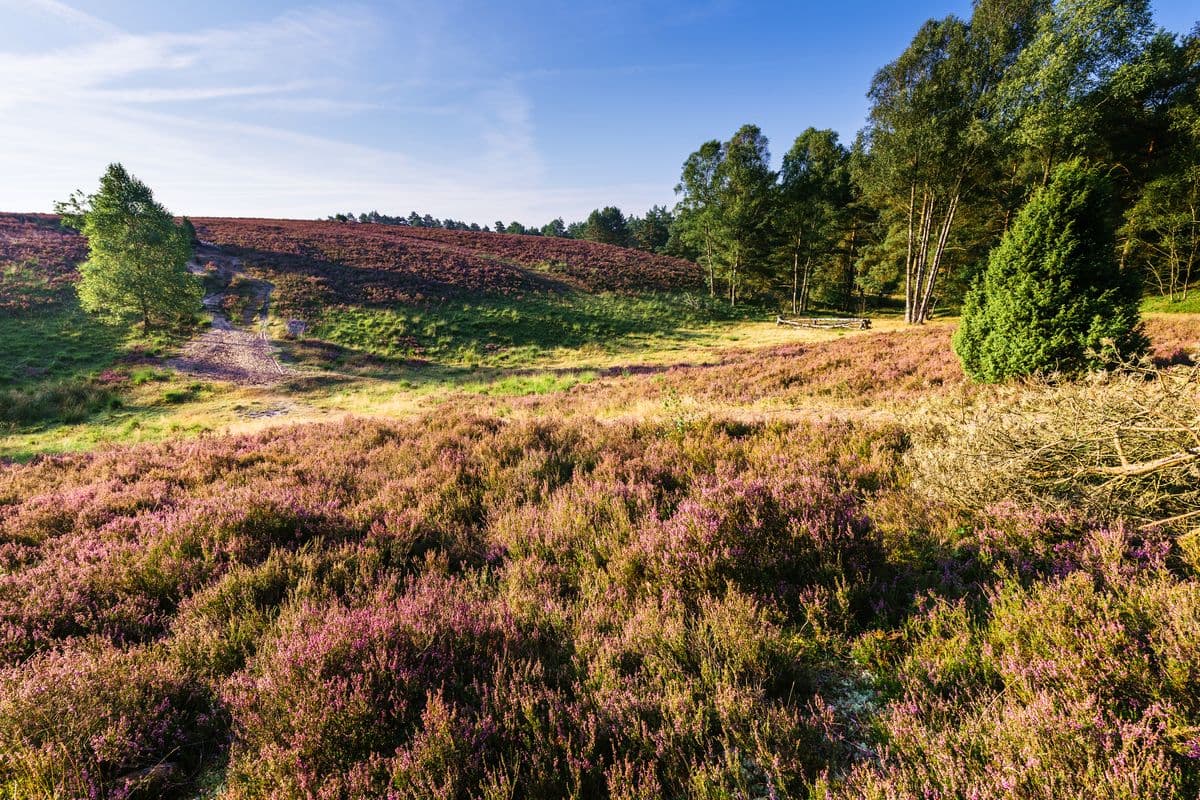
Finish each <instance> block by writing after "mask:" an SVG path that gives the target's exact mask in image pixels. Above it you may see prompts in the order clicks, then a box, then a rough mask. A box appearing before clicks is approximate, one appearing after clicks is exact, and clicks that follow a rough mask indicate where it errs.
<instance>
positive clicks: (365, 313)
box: [310, 294, 761, 367]
mask: <svg viewBox="0 0 1200 800" xmlns="http://www.w3.org/2000/svg"><path fill="white" fill-rule="evenodd" d="M751 316H761V311H760V310H758V309H748V308H747V309H736V310H734V311H733V312H730V310H729V309H728V308H727V307H726V306H724V305H723V304H721V303H719V302H713V301H710V300H709V299H708V298H697V297H696V296H694V295H669V294H658V295H642V296H627V295H617V294H596V295H587V294H565V295H537V296H527V297H525V298H522V299H511V298H495V299H487V300H481V301H478V302H466V303H447V304H443V305H439V306H431V307H415V306H399V307H394V308H364V307H357V306H356V307H340V308H337V309H332V310H330V311H328V312H327V313H326V314H325V315H324V316H323V317H322V318H320V319H319V320H317V321H316V323H315V324H314V325H313V327H312V329H311V331H310V334H311V336H313V337H314V338H317V339H321V340H324V341H326V342H330V343H332V344H335V345H337V346H339V347H341V348H345V349H347V350H350V351H355V352H358V353H367V354H370V355H372V356H376V357H380V358H384V359H388V360H415V359H419V360H423V361H431V362H435V363H438V364H446V365H466V366H470V365H480V366H495V367H518V366H524V365H529V364H533V363H537V362H538V361H540V360H544V359H545V358H546V357H552V356H554V355H555V354H562V353H563V352H564V351H570V350H579V349H584V348H587V349H592V350H596V351H598V352H605V353H618V352H623V351H628V350H634V349H643V348H646V347H647V346H652V345H654V344H661V343H663V342H668V341H670V342H682V341H687V340H688V339H690V338H694V337H695V336H696V334H697V331H699V330H702V329H704V328H706V327H709V326H713V325H716V324H718V323H721V322H728V321H733V320H738V319H745V318H748V317H751Z"/></svg>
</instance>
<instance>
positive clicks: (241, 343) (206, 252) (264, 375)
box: [167, 245, 296, 386]
mask: <svg viewBox="0 0 1200 800" xmlns="http://www.w3.org/2000/svg"><path fill="white" fill-rule="evenodd" d="M209 264H211V265H213V266H215V267H216V275H217V277H218V278H219V281H220V285H221V286H222V287H224V288H222V289H221V290H219V291H215V292H212V293H210V294H207V295H205V296H204V307H205V309H207V310H208V311H209V313H211V314H212V318H213V319H212V326H211V327H210V328H209V329H208V330H207V331H205V332H204V333H202V334H200V335H199V336H197V337H196V338H195V339H193V340H191V341H190V342H188V343H187V344H186V345H184V347H183V351H182V352H181V353H180V354H179V356H178V357H177V358H173V359H170V360H169V361H168V362H167V364H168V365H169V366H171V367H173V368H174V369H177V370H179V371H180V372H183V373H185V374H188V375H195V376H197V377H202V378H208V379H210V380H218V381H229V382H231V383H238V384H244V385H256V386H262V385H269V384H274V383H279V382H280V381H283V380H286V379H287V378H289V377H291V376H292V375H295V374H296V373H295V371H294V370H292V369H290V368H289V367H286V366H284V365H283V364H280V363H279V359H278V358H277V357H276V351H275V347H274V346H273V345H272V344H271V340H270V338H269V337H268V336H267V310H268V307H269V303H270V298H271V290H272V289H273V288H274V287H273V286H272V285H271V284H270V283H268V282H267V281H262V280H254V279H247V278H246V276H245V273H244V272H243V270H242V264H241V261H240V259H237V258H234V257H232V256H229V255H226V254H225V253H222V252H221V251H220V250H219V249H217V248H215V247H210V246H207V245H201V246H200V247H199V248H198V249H197V251H196V258H195V260H194V261H193V262H192V265H191V270H192V272H193V273H195V274H197V275H203V274H205V271H206V266H207V265H209ZM235 276H237V277H241V278H242V279H243V280H250V281H251V282H252V284H253V289H254V300H253V302H252V303H251V304H250V306H249V307H248V308H247V312H246V315H245V319H243V320H242V322H243V325H235V324H234V323H233V322H231V321H230V319H229V317H228V315H227V314H226V313H225V310H224V301H225V298H226V294H227V292H226V291H225V289H226V288H227V287H228V286H229V284H230V282H231V281H232V280H233V278H234V277H235Z"/></svg>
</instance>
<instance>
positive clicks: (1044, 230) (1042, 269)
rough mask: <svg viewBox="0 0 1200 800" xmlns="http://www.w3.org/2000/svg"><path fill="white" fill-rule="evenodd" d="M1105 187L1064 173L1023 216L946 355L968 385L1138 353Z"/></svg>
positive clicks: (1128, 280) (1127, 279)
mask: <svg viewBox="0 0 1200 800" xmlns="http://www.w3.org/2000/svg"><path fill="white" fill-rule="evenodd" d="M1109 202H1110V188H1109V184H1108V180H1107V179H1106V178H1105V177H1104V176H1103V175H1102V174H1101V173H1100V172H1098V171H1097V170H1095V169H1092V168H1089V167H1087V166H1085V165H1084V164H1082V163H1081V162H1079V161H1073V162H1069V163H1067V164H1063V165H1062V166H1060V167H1059V168H1058V169H1057V170H1055V172H1054V174H1053V176H1052V177H1051V179H1050V182H1049V183H1048V184H1047V185H1046V186H1045V187H1044V188H1042V189H1041V190H1039V191H1038V192H1037V193H1036V194H1034V196H1033V197H1032V198H1031V199H1030V201H1029V203H1028V204H1027V205H1026V206H1025V208H1024V209H1022V210H1021V213H1020V214H1019V215H1018V216H1017V219H1016V221H1015V222H1014V223H1013V226H1012V228H1011V229H1010V230H1009V231H1008V232H1007V233H1006V234H1005V235H1004V238H1003V239H1002V240H1001V242H1000V244H999V245H998V246H997V247H996V249H995V250H993V251H992V253H991V256H990V257H989V258H988V265H987V269H986V270H985V272H984V274H983V276H982V279H981V280H980V281H979V283H978V284H976V286H975V287H974V288H973V289H972V290H971V291H970V292H968V294H967V297H966V300H965V302H964V304H963V312H962V325H961V326H960V327H959V330H958V331H957V333H956V334H955V336H954V349H955V352H957V353H958V356H959V358H960V359H961V360H962V364H963V369H965V370H966V371H967V373H968V374H970V375H971V376H972V377H974V378H975V379H976V380H981V381H988V382H995V381H1002V380H1004V379H1006V378H1011V377H1015V376H1020V375H1033V374H1044V373H1049V372H1075V371H1079V370H1081V369H1085V368H1090V367H1095V366H1098V365H1101V364H1103V363H1105V361H1106V360H1107V359H1110V358H1111V357H1113V356H1114V355H1119V356H1121V357H1126V358H1128V357H1130V356H1132V355H1135V354H1137V353H1138V352H1140V351H1141V350H1143V349H1144V348H1145V347H1146V339H1145V337H1144V335H1143V334H1142V332H1141V329H1140V327H1139V324H1138V321H1139V311H1138V307H1139V303H1140V300H1141V293H1140V287H1139V284H1138V282H1137V281H1136V279H1135V276H1134V274H1133V272H1132V271H1129V270H1122V269H1121V268H1120V266H1119V265H1118V263H1117V260H1116V245H1115V233H1114V229H1113V225H1112V221H1111V219H1110V217H1111V209H1110V208H1109Z"/></svg>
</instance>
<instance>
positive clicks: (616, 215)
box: [583, 206, 629, 247]
mask: <svg viewBox="0 0 1200 800" xmlns="http://www.w3.org/2000/svg"><path fill="white" fill-rule="evenodd" d="M583 238H584V239H587V240H588V241H591V242H600V243H601V244H615V245H618V246H620V247H626V246H628V245H629V226H628V225H627V224H626V222H625V215H624V214H622V213H621V209H619V208H617V207H616V206H605V207H604V208H598V209H596V210H595V211H593V212H592V213H591V214H589V215H588V218H587V222H586V223H584V229H583Z"/></svg>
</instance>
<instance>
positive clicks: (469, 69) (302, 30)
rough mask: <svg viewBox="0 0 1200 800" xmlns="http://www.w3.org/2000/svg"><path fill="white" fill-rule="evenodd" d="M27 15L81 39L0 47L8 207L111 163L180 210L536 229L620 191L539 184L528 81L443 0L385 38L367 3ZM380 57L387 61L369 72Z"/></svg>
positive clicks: (60, 191) (59, 191)
mask: <svg viewBox="0 0 1200 800" xmlns="http://www.w3.org/2000/svg"><path fill="white" fill-rule="evenodd" d="M6 2H9V0H0V5H3V4H4V3H6ZM22 8H23V13H25V14H26V15H28V14H30V13H36V14H40V15H41V16H42V18H43V20H45V21H54V22H55V23H60V22H66V23H68V24H67V25H66V26H63V27H69V28H71V29H73V30H74V31H75V33H74V38H71V39H69V40H68V39H67V38H64V40H63V41H62V42H61V43H60V44H58V45H55V46H51V47H48V48H43V49H41V50H39V51H36V52H23V51H8V52H5V51H4V50H3V49H0V75H4V76H5V80H4V81H3V82H0V175H4V176H5V178H4V180H3V181H0V208H3V209H23V210H36V209H47V208H49V206H50V205H51V203H52V202H53V200H55V199H59V198H62V197H64V196H65V195H66V194H68V193H69V192H70V191H72V190H74V189H76V188H80V187H88V186H91V185H93V182H94V180H95V178H96V176H98V175H99V173H100V172H101V171H102V170H103V168H104V165H105V164H107V163H109V162H111V161H122V162H123V163H125V164H126V166H127V167H129V168H130V169H131V170H132V171H133V172H135V173H136V174H138V175H139V176H140V177H142V178H143V179H145V180H147V182H149V183H150V185H151V186H153V187H154V188H155V190H156V193H157V194H158V195H159V196H160V198H161V199H163V201H164V202H165V203H166V204H167V205H168V206H169V207H171V208H172V209H174V210H176V211H178V212H179V213H189V214H230V215H255V214H257V215H291V216H317V215H320V214H325V213H332V212H333V211H336V210H339V209H345V208H348V207H355V208H363V207H376V208H379V209H381V210H383V209H388V210H399V209H407V208H420V209H422V210H429V211H431V212H433V213H438V214H440V215H449V216H454V217H457V218H467V219H478V220H480V221H485V220H487V219H489V218H491V217H493V216H497V215H499V216H503V217H505V218H513V217H516V218H520V219H525V220H528V221H530V222H533V221H535V220H543V218H544V219H549V218H551V217H554V216H558V215H560V214H564V213H566V214H571V213H577V211H576V210H582V209H586V208H590V207H591V206H592V204H594V203H595V202H596V197H597V195H599V194H600V193H601V192H602V191H611V194H609V195H606V197H610V196H611V197H612V200H614V201H618V200H620V199H621V198H622V197H624V196H628V195H629V194H630V191H631V188H630V187H610V190H598V189H597V188H595V187H593V188H592V189H590V190H589V191H587V192H584V191H578V192H576V191H569V190H568V191H563V190H559V191H552V190H548V189H547V185H546V184H547V180H546V169H545V165H544V163H543V159H542V157H541V154H540V152H539V147H538V139H537V131H536V128H535V119H536V115H535V113H534V108H533V105H532V103H531V101H530V98H529V95H528V94H527V93H526V91H524V89H523V86H522V81H523V80H524V78H523V77H522V76H520V75H517V74H515V73H509V77H505V75H506V73H505V71H504V70H503V69H500V68H498V67H496V66H494V65H492V64H489V63H486V62H485V61H484V60H482V59H483V56H481V55H480V54H479V53H478V52H474V51H472V50H471V49H470V48H468V47H466V45H465V44H464V43H462V42H460V41H457V40H456V39H455V38H454V37H455V34H454V33H453V26H452V25H450V24H449V23H448V22H447V19H446V18H444V17H442V16H440V15H439V11H438V9H432V10H430V11H429V13H427V14H426V13H423V14H421V15H417V14H415V13H414V14H412V15H406V17H405V26H404V27H403V30H400V31H397V30H396V29H395V28H394V27H393V28H390V29H387V32H386V35H385V34H384V33H383V32H382V31H384V30H385V27H386V26H385V25H384V22H385V20H382V19H380V18H379V17H377V16H376V14H375V12H374V11H373V10H372V9H371V8H369V7H365V6H339V7H337V8H336V9H334V8H309V9H306V10H303V11H293V12H288V13H286V14H284V15H282V16H279V17H276V18H274V19H269V20H265V21H256V22H250V23H244V24H240V25H235V26H224V27H217V28H212V29H209V30H199V31H189V32H185V33H179V32H173V31H158V32H148V33H130V32H128V31H125V30H122V29H120V28H118V27H117V26H115V25H112V24H110V23H109V22H106V21H105V20H103V19H99V18H97V17H94V16H91V15H89V14H86V13H83V12H81V11H78V10H76V9H74V8H73V7H71V6H69V5H67V4H65V3H62V2H59V1H58V0H36V2H35V3H33V4H32V5H28V4H27V5H24V6H23V7H22ZM54 30H58V28H55V29H54ZM80 31H83V32H84V33H85V34H86V36H84V37H83V39H82V40H81V39H80V38H79V35H78V34H79V32H80ZM65 36H66V32H64V37H65ZM403 37H407V38H403ZM381 49H386V50H387V52H388V54H389V56H390V57H391V58H392V59H393V61H392V63H391V69H389V70H388V71H387V72H386V73H382V74H377V72H376V70H375V65H374V63H373V61H372V56H373V54H374V55H378V51H379V50H381ZM397 54H398V55H397ZM397 59H398V60H399V61H398V62H397ZM381 77H382V78H383V80H380V78H381ZM433 120H436V124H430V125H429V126H428V127H427V123H431V121H433ZM437 131H444V132H446V135H447V136H449V137H451V138H452V140H453V141H452V142H449V143H448V142H442V141H438V138H439V137H438V134H437V133H436V132H437ZM448 151H453V155H452V156H450V155H448V154H447V153H448ZM634 191H636V190H634ZM633 202H634V203H635V204H636V202H637V201H636V200H635V201H633Z"/></svg>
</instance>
